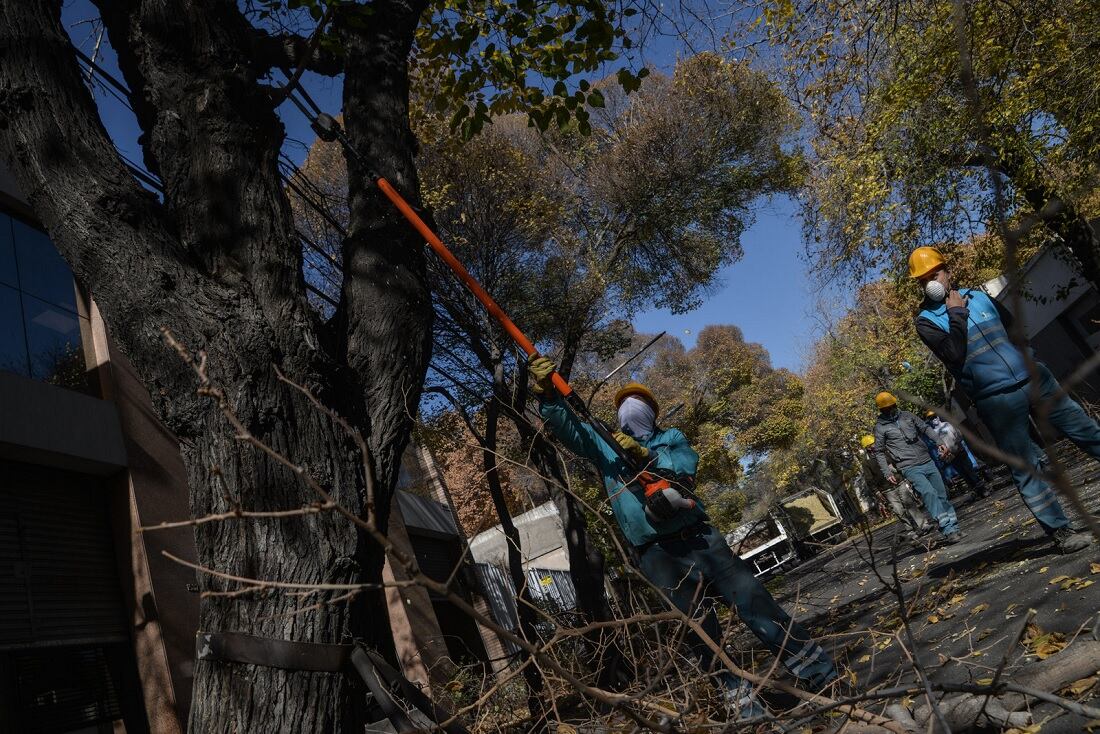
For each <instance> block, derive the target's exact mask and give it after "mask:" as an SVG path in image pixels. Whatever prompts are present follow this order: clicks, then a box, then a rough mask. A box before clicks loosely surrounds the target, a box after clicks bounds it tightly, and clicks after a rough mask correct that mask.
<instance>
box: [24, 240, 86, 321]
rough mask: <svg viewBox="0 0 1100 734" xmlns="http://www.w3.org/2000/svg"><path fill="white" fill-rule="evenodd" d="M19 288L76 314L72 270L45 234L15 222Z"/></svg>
mask: <svg viewBox="0 0 1100 734" xmlns="http://www.w3.org/2000/svg"><path fill="white" fill-rule="evenodd" d="M12 233H13V235H14V237H15V256H16V260H17V262H18V264H19V287H20V289H21V290H22V291H23V292H24V293H30V294H31V295H32V296H35V297H37V298H41V299H42V300H43V301H46V302H48V303H52V304H53V305H55V306H61V307H62V308H64V309H67V310H69V311H72V312H73V313H76V287H75V284H74V282H73V271H72V270H70V269H69V266H68V265H67V264H66V263H65V261H64V260H63V259H61V255H60V254H58V252H57V250H56V249H55V248H54V246H53V243H52V242H50V238H49V237H47V236H46V234H45V233H44V232H41V231H39V230H37V229H34V228H33V227H29V226H27V225H26V224H23V223H22V222H20V221H19V220H18V219H14V220H12Z"/></svg>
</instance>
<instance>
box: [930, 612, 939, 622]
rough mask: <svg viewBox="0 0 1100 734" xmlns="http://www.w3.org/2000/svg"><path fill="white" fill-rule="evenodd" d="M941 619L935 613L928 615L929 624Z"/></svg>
mask: <svg viewBox="0 0 1100 734" xmlns="http://www.w3.org/2000/svg"><path fill="white" fill-rule="evenodd" d="M939 621H940V618H939V617H937V616H936V615H935V614H929V615H928V624H935V623H936V622H939Z"/></svg>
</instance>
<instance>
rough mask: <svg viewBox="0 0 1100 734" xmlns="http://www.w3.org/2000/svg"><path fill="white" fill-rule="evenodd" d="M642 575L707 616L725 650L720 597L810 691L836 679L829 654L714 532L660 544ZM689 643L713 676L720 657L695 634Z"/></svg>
mask: <svg viewBox="0 0 1100 734" xmlns="http://www.w3.org/2000/svg"><path fill="white" fill-rule="evenodd" d="M639 565H640V570H641V572H642V573H643V574H645V576H646V578H648V579H649V580H650V581H652V582H653V584H654V585H656V586H658V587H659V588H660V589H661V590H662V591H664V593H665V594H666V595H667V596H668V597H669V599H670V600H671V601H672V603H673V604H675V605H676V606H677V607H678V608H679V609H680V610H681V611H683V612H685V613H687V614H692V615H694V616H696V617H698V616H699V615H703V617H702V621H701V624H702V627H703V630H704V631H705V632H706V633H707V634H708V635H709V636H710V637H711V639H713V640H714V641H715V642H718V643H719V644H721V640H722V634H721V630H720V628H719V625H718V617H717V616H716V615H715V613H714V606H713V599H714V597H717V598H718V599H720V600H721V601H723V602H725V603H726V604H727V605H729V606H730V607H732V608H735V609H736V610H737V614H738V616H739V617H741V620H742V621H743V622H744V623H745V624H747V625H748V627H749V629H750V630H752V632H753V634H755V635H756V636H757V637H758V638H760V641H761V642H763V643H764V644H765V645H767V646H768V648H769V649H770V650H771V651H772V652H773V653H775V654H776V655H777V656H778V657H779V659H780V660H781V661H782V662H783V664H784V665H785V666H786V667H787V669H788V670H790V671H791V673H793V674H794V675H795V676H797V677H798V678H801V679H803V680H804V681H806V682H807V683H808V684H809V685H810V686H812V687H815V688H820V687H821V686H822V685H824V684H825V683H828V682H829V681H831V680H832V679H833V678H835V677H836V674H837V673H836V667H835V666H834V665H833V661H832V659H830V657H829V654H828V653H826V652H825V650H824V649H823V648H822V647H821V646H820V645H818V644H817V643H816V642H814V641H813V639H812V638H811V637H810V634H809V632H807V631H806V630H805V629H804V628H803V627H802V625H800V624H798V623H797V622H795V621H794V620H792V619H791V618H790V616H789V615H788V614H787V613H786V612H785V611H783V609H782V608H781V607H780V606H779V605H778V604H777V603H776V602H775V599H773V598H772V595H771V594H770V593H768V590H767V589H765V588H764V585H763V584H762V583H760V580H759V579H757V578H756V577H755V576H753V573H752V569H751V568H750V567H749V565H748V564H747V563H745V562H744V561H743V560H741V559H740V558H738V557H737V556H735V555H734V554H733V551H732V550H730V547H729V545H727V544H726V539H725V538H724V537H722V534H721V533H719V532H718V531H717V530H715V529H714V528H713V527H711V526H709V525H708V526H706V529H705V530H704V531H703V532H702V533H700V534H699V535H697V536H694V537H689V538H678V539H673V540H663V541H656V542H654V543H653V544H651V545H650V546H648V547H647V548H645V549H644V550H643V551H642V553H641V559H640V563H639ZM689 642H690V643H691V646H692V649H693V651H694V652H695V654H696V655H697V656H698V657H699V659H700V663H701V664H702V667H703V669H704V670H707V671H709V670H712V669H713V666H714V654H713V653H712V652H711V649H710V648H709V647H707V646H706V645H705V644H704V643H703V641H702V640H701V639H699V638H698V637H697V636H696V635H694V634H691V633H689ZM721 678H722V683H723V685H725V686H726V687H727V688H729V689H736V688H737V687H738V686H739V685H740V681H739V680H738V679H737V678H735V677H734V676H733V675H732V674H725V675H722V676H721Z"/></svg>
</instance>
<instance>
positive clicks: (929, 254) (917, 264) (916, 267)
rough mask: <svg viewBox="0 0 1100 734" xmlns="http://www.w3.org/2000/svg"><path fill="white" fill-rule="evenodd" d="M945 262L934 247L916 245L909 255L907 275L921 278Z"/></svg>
mask: <svg viewBox="0 0 1100 734" xmlns="http://www.w3.org/2000/svg"><path fill="white" fill-rule="evenodd" d="M945 264H946V263H945V262H944V259H943V255H941V254H940V251H939V250H937V249H936V248H935V247H918V248H917V249H915V250H913V254H912V255H910V256H909V277H910V278H923V277H924V276H926V275H928V274H929V273H931V272H932V271H934V270H938V269H939V268H942V267H943V266H944V265H945Z"/></svg>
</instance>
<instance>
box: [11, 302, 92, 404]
mask: <svg viewBox="0 0 1100 734" xmlns="http://www.w3.org/2000/svg"><path fill="white" fill-rule="evenodd" d="M23 317H24V320H25V324H26V328H27V348H28V349H29V350H30V362H31V377H33V378H34V379H36V380H42V381H43V382H49V383H52V384H54V385H60V386H62V387H69V388H73V389H76V390H86V389H87V377H86V373H87V361H86V360H85V358H84V348H83V346H82V343H81V339H80V333H81V328H82V326H83V325H82V324H81V321H83V319H81V318H80V317H79V316H77V315H76V314H74V313H72V312H71V311H66V310H65V309H62V308H58V307H57V306H54V305H53V304H50V303H46V302H45V301H41V300H39V299H37V298H35V297H33V296H29V295H27V294H26V293H24V294H23Z"/></svg>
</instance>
